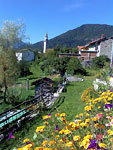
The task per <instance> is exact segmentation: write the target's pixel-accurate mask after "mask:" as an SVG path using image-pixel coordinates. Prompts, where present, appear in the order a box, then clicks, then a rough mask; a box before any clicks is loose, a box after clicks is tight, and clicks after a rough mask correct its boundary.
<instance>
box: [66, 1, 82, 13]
mask: <svg viewBox="0 0 113 150" xmlns="http://www.w3.org/2000/svg"><path fill="white" fill-rule="evenodd" d="M82 6H83V3H81V2H76V3H73V4H68V5H65V6H64V11H72V10H75V9H78V8H81V7H82Z"/></svg>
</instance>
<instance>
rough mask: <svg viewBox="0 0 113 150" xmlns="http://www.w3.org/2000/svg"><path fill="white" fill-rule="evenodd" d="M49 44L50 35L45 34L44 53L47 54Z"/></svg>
mask: <svg viewBox="0 0 113 150" xmlns="http://www.w3.org/2000/svg"><path fill="white" fill-rule="evenodd" d="M47 42H48V34H47V33H46V34H45V37H44V49H43V53H46V50H47Z"/></svg>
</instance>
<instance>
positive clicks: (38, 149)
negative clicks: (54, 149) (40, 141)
mask: <svg viewBox="0 0 113 150" xmlns="http://www.w3.org/2000/svg"><path fill="white" fill-rule="evenodd" d="M34 150H44V147H35V149H34Z"/></svg>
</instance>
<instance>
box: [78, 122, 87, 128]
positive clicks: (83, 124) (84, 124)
mask: <svg viewBox="0 0 113 150" xmlns="http://www.w3.org/2000/svg"><path fill="white" fill-rule="evenodd" d="M80 126H82V127H88V123H86V122H83V123H80Z"/></svg>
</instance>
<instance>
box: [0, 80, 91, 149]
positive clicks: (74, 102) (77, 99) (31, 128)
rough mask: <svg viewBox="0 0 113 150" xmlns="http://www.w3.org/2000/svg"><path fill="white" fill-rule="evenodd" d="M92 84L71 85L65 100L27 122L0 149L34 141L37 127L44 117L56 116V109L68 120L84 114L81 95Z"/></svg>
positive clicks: (86, 81) (84, 82)
mask: <svg viewBox="0 0 113 150" xmlns="http://www.w3.org/2000/svg"><path fill="white" fill-rule="evenodd" d="M91 84H92V83H91V81H88V80H85V81H83V82H71V83H69V84H68V85H67V92H63V93H62V94H61V97H65V99H62V98H61V99H58V100H57V101H56V102H55V105H54V106H52V109H50V110H48V111H47V112H43V113H42V114H40V115H38V116H37V117H36V118H35V119H33V120H32V121H27V122H26V123H25V124H23V126H22V128H21V129H20V130H19V131H17V132H16V133H14V136H15V137H16V138H15V139H11V140H9V141H8V142H7V143H6V142H5V141H4V143H3V144H1V145H0V147H1V148H2V149H5V150H9V149H11V150H13V148H14V147H18V146H20V145H21V144H22V141H23V139H25V138H30V139H32V137H33V134H34V132H35V129H36V127H37V126H40V125H41V123H42V116H43V115H44V114H48V113H52V116H54V114H55V113H56V107H57V109H58V110H59V111H60V112H61V113H62V112H66V114H67V119H68V120H72V119H74V116H75V115H76V114H78V113H81V112H83V107H84V104H83V102H82V100H81V94H82V92H83V91H84V90H85V89H86V88H87V87H89V86H91ZM2 149H1V150H2Z"/></svg>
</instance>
